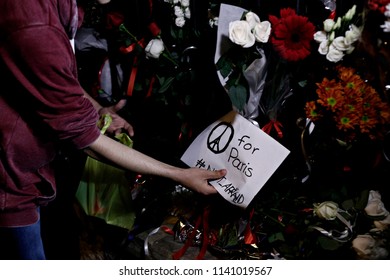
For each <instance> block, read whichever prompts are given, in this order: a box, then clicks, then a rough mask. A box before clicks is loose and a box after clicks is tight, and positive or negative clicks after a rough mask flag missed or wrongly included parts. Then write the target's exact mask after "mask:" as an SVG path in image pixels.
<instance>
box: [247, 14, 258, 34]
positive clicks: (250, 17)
mask: <svg viewBox="0 0 390 280" xmlns="http://www.w3.org/2000/svg"><path fill="white" fill-rule="evenodd" d="M245 20H246V21H247V22H248V23H249V26H250V29H251V30H252V29H253V28H255V26H256V25H257V24H259V23H260V18H259V16H258V15H256V14H255V13H253V12H247V13H246V14H245Z"/></svg>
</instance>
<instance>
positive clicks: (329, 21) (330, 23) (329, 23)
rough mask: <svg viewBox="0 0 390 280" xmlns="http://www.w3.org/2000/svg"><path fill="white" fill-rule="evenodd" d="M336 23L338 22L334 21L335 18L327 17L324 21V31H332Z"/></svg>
mask: <svg viewBox="0 0 390 280" xmlns="http://www.w3.org/2000/svg"><path fill="white" fill-rule="evenodd" d="M335 24H336V23H335V22H334V20H333V19H330V18H329V19H326V20H325V21H324V31H325V32H330V31H331V30H332V28H333V26H334V25H335Z"/></svg>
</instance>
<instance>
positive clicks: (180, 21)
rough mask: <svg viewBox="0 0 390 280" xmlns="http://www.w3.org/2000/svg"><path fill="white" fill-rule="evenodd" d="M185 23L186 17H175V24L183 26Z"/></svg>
mask: <svg viewBox="0 0 390 280" xmlns="http://www.w3.org/2000/svg"><path fill="white" fill-rule="evenodd" d="M185 23H186V20H185V18H184V17H177V18H176V19H175V24H176V26H177V27H183V26H184V24H185Z"/></svg>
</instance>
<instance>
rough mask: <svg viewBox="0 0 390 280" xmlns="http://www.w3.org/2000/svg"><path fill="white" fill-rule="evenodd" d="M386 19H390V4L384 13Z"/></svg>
mask: <svg viewBox="0 0 390 280" xmlns="http://www.w3.org/2000/svg"><path fill="white" fill-rule="evenodd" d="M384 14H385V17H390V4H387V5H386V11H385V12H384Z"/></svg>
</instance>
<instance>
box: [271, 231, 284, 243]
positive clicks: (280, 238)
mask: <svg viewBox="0 0 390 280" xmlns="http://www.w3.org/2000/svg"><path fill="white" fill-rule="evenodd" d="M276 241H285V240H284V235H283V233H281V232H276V233H274V234H272V235H270V236H269V237H268V242H269V243H273V242H276Z"/></svg>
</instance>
